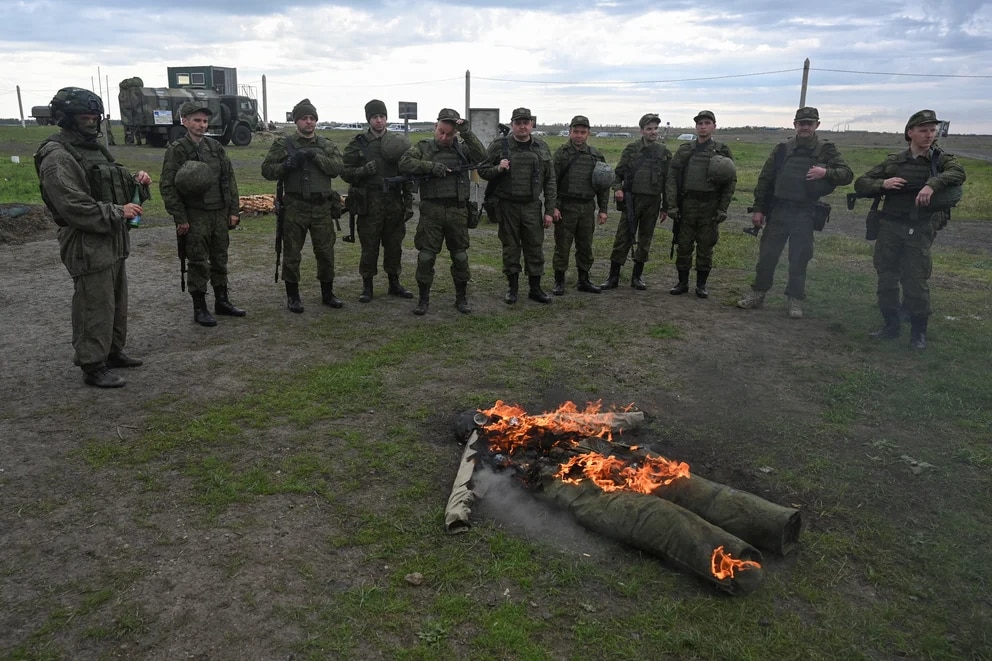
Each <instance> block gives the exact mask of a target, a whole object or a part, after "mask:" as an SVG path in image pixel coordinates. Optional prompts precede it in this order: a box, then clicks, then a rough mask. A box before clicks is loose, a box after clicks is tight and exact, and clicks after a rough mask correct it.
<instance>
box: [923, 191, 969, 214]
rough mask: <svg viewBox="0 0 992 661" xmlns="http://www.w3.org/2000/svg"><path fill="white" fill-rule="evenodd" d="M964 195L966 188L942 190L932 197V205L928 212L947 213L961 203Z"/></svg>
mask: <svg viewBox="0 0 992 661" xmlns="http://www.w3.org/2000/svg"><path fill="white" fill-rule="evenodd" d="M963 194H964V186H948V187H947V188H942V189H940V190H939V191H937V192H935V193H934V194H933V195H931V196H930V205H929V206H928V207H927V208H926V210H927V211H929V212H931V213H934V212H937V211H947V210H948V209H950V208H951V207H954V206H956V205H957V203H958V202H960V201H961V196H962V195H963Z"/></svg>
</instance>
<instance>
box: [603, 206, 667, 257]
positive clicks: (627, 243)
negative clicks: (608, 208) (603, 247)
mask: <svg viewBox="0 0 992 661" xmlns="http://www.w3.org/2000/svg"><path fill="white" fill-rule="evenodd" d="M627 195H630V193H627ZM625 204H626V203H625ZM660 213H661V196H660V195H647V194H640V195H637V194H635V195H634V236H636V237H637V243H636V245H635V243H634V236H632V235H631V232H630V229H629V228H628V225H627V207H626V206H624V207H623V212H622V213H621V214H620V224H619V225H617V235H616V238H614V240H613V252H612V253H611V254H610V261H611V262H616V263H617V264H623V263H624V262H626V261H627V253H629V252H630V248H631V246H634V254H633V255H632V258H633V260H634V261H635V262H646V261H648V255H649V253H650V252H651V239H652V238H653V237H654V228H655V226H656V225H657V224H658V216H659V214H660Z"/></svg>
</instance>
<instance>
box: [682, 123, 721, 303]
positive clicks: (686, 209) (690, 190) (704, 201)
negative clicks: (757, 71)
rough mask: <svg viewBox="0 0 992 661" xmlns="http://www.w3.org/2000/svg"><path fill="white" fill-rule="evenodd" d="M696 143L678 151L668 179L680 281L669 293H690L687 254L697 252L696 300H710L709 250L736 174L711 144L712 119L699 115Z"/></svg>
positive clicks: (714, 143)
mask: <svg viewBox="0 0 992 661" xmlns="http://www.w3.org/2000/svg"><path fill="white" fill-rule="evenodd" d="M692 121H694V122H695V123H696V140H694V141H690V142H686V143H684V144H682V145H681V146H679V148H678V150H677V151H676V152H675V156H674V157H673V158H672V168H671V171H670V172H669V175H668V182H667V183H666V187H667V191H666V193H667V195H666V197H667V199H668V202H669V204H673V206H672V207H670V208H669V209H668V217H669V218H671V219H672V221H673V223H674V224H673V226H672V232H673V236H672V241H673V243H677V244H678V256H677V257H676V258H675V269H676V271H678V274H679V281H678V282H677V283H676V284H675V286H674V287H672V288H671V290H670V291H669V292H668V293H670V294H673V295H676V296H678V295H681V294H684V293H686V292H687V291H689V270H690V269H691V268H692V252H693V245H695V252H696V296H698V297H699V298H707V297H709V295H710V294H709V292H708V291H707V290H706V280H707V278H709V275H710V270H712V268H713V248H714V246H716V242H717V241H718V240H719V239H720V223H722V222H723V221H725V220H726V219H727V207H729V206H730V200H731V199H732V198H733V197H734V191H735V190H736V189H737V170H736V168H735V167H734V160H733V155H732V154H731V153H730V148H729V147H727V145H725V144H723V143H722V142H717V141H716V140H713V139H712V136H713V132H714V131H715V130H716V115H714V114H713V113H712V112H711V111H709V110H703V111H701V112H700V113H699V114H698V115H696V116H695V117H694V118H693V120H692Z"/></svg>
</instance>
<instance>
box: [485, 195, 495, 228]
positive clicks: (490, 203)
mask: <svg viewBox="0 0 992 661" xmlns="http://www.w3.org/2000/svg"><path fill="white" fill-rule="evenodd" d="M498 204H499V198H497V197H487V198H486V199H485V200H484V201H483V203H482V208H483V210H484V211H485V212H486V218H488V219H489V222H490V223H498V222H499V218H497V217H496V206H497V205H498Z"/></svg>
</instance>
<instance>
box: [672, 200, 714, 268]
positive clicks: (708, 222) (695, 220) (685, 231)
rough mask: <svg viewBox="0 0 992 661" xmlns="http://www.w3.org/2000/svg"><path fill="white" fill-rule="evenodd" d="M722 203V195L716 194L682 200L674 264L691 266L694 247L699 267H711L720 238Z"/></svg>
mask: <svg viewBox="0 0 992 661" xmlns="http://www.w3.org/2000/svg"><path fill="white" fill-rule="evenodd" d="M719 203H720V198H719V197H717V196H716V195H711V196H706V197H698V198H696V197H687V198H686V199H684V200H683V201H682V210H681V218H680V219H679V235H678V237H676V238H677V239H678V248H677V251H676V253H675V268H676V269H678V270H679V271H688V270H690V269H691V268H692V253H693V249H695V252H696V270H697V271H709V270H712V268H713V248H714V247H715V246H716V242H717V241H719V240H720V225H719V223H717V221H716V213H717V209H718V206H719Z"/></svg>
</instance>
